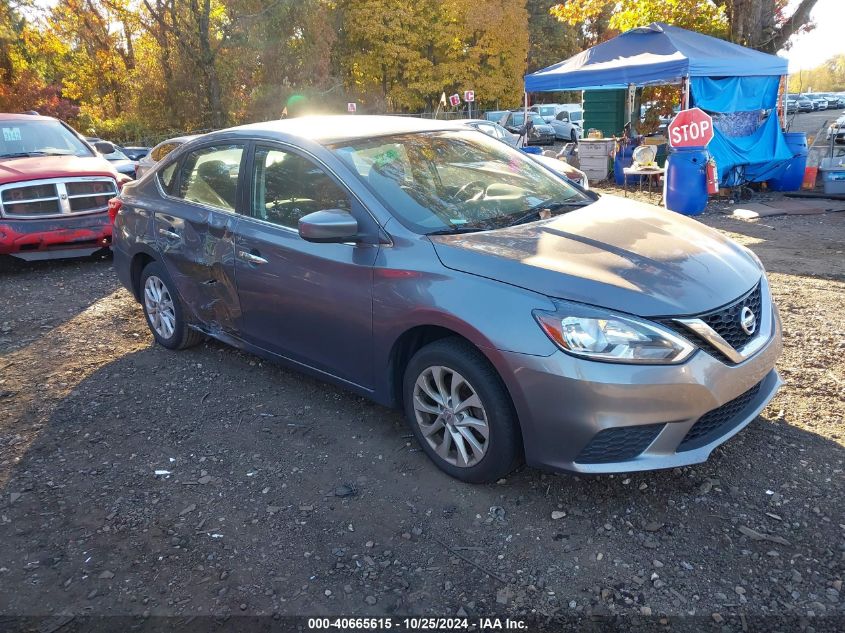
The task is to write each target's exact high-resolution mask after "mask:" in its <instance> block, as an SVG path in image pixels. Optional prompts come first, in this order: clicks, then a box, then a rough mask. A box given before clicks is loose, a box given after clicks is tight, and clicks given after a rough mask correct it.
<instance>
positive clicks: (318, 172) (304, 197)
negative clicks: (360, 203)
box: [252, 147, 350, 229]
mask: <svg viewBox="0 0 845 633" xmlns="http://www.w3.org/2000/svg"><path fill="white" fill-rule="evenodd" d="M253 164H254V173H253V179H252V183H253V184H252V216H253V217H255V218H258V219H259V220H264V221H265V222H272V223H273V224H278V225H280V226H285V227H287V228H291V229H296V228H297V227H298V226H299V220H300V218H302V217H303V216H306V215H308V214H309V213H314V212H315V211H325V210H327V209H342V210H344V211H349V210H350V204H349V198H348V196H347V195H346V192H345V191H344V190H343V189H341V188H340V187H339V186H338V185H337V184H336V183H335V181H334V180H332V178H331V177H330V176H329V175H328V174H327V173H326V172H325V171H324V170H323V169H322V168H321V167H320V166H318V165H317V164H316V163H314V162H313V161H311V160H308V159H307V158H304V157H302V156H300V155H299V154H294V153H291V152H285V151H281V150H278V149H271V148H268V147H258V148H256V150H255V161H254V163H253Z"/></svg>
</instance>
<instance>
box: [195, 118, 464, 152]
mask: <svg viewBox="0 0 845 633" xmlns="http://www.w3.org/2000/svg"><path fill="white" fill-rule="evenodd" d="M465 129H466V128H464V127H462V126H461V123H452V122H449V121H441V120H437V119H419V118H416V117H402V116H381V115H366V114H365V115H361V114H340V115H325V116H304V117H295V118H291V119H282V120H278V121H265V122H263V123H250V124H248V125H241V126H238V127H235V128H229V129H228V130H221V131H220V132H251V133H255V132H264V133H270V134H280V135H285V136H289V137H297V138H301V139H307V140H311V141H315V142H317V143H320V144H321V145H325V144H330V143H337V142H342V141H351V140H355V139H362V138H372V137H377V136H391V135H394V134H410V133H414V132H435V131H441V130H465ZM216 134H218V132H211V133H210V134H209V136H213V135H216Z"/></svg>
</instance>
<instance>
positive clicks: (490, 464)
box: [402, 337, 523, 483]
mask: <svg viewBox="0 0 845 633" xmlns="http://www.w3.org/2000/svg"><path fill="white" fill-rule="evenodd" d="M436 376H439V380H440V385H441V387H440V388H438V386H437V380H438V378H437V377H436ZM455 376H457V378H455ZM423 384H425V385H427V389H426V388H425V387H423V386H422V385H423ZM455 387H457V394H456V396H457V397H456V399H455V400H453V401H447V402H448V407H444V406H440V405H438V401H437V400H436V399H435V398H434V397H432V395H434V396H440V394H441V393H444V394H450V395H451V394H453V393H454V389H455ZM402 394H403V400H404V407H405V418H406V420H407V421H408V424H409V425H410V426H411V429H412V431H413V433H414V436H415V437H416V438H417V441H418V442H419V444H420V446H421V447H422V449H423V450H424V451H425V453H426V454H427V455H428V456H429V458H430V459H431V460H432V461H433V462H434V463H435V464H436V465H437V467H438V468H440V469H441V470H442V471H444V472H445V473H447V474H449V475H451V476H452V477H454V478H456V479H460V480H461V481H465V482H468V483H488V482H493V481H496V480H497V479H499V478H501V477H504V476H505V475H507V474H508V473H510V472H511V471H513V470H514V469H515V468H516V467H517V466H519V464H520V463H521V462H522V459H523V448H522V436H521V434H520V429H519V423H518V420H517V417H516V412H515V411H514V408H513V403H512V402H511V399H510V395H509V394H508V392H507V388H506V387H505V384H504V383H503V382H502V379H501V378H500V377H499V374H498V373H497V372H496V370H495V369H494V368H493V366H492V365H491V364H490V363H489V361H488V360H487V359H486V358H484V356H483V355H482V354H481V352H479V351H478V350H477V349H476V348H475V347H474V346H473V345H471V344H470V343H468V342H467V341H465V340H464V339H461V338H456V337H455V338H451V337H450V338H446V339H440V340H439V341H435V342H434V343H430V344H429V345H426V346H425V347H423V348H422V349H420V350H418V351H417V353H416V354H414V356H413V357H412V358H411V360H410V362H409V363H408V366H407V367H406V368H405V375H404V377H403V381H402ZM429 394H432V395H429ZM473 394H474V395H475V396H477V400H476V399H474V398H472V397H471V396H472V395H473ZM475 403H478V404H479V405H480V406H475ZM459 404H464V405H466V406H465V407H460V406H458V405H459ZM479 422H482V423H484V424H483V425H482V424H479ZM484 425H486V434H487V437H486V439H485V438H484V432H485V429H484ZM447 434H448V435H449V437H448V439H447ZM455 438H457V439H455ZM470 438H472V439H474V440H475V447H474V446H473V443H472V439H470ZM458 441H460V445H461V446H463V452H462V451H460V450H459V445H458ZM438 448H439V449H440V451H441V453H442V454H441V453H438ZM479 448H480V449H481V450H478V449H479ZM467 458H468V459H467Z"/></svg>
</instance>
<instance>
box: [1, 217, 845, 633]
mask: <svg viewBox="0 0 845 633" xmlns="http://www.w3.org/2000/svg"><path fill="white" fill-rule="evenodd" d="M702 220H703V221H704V222H705V223H706V224H709V225H710V226H713V227H715V228H717V229H719V230H720V231H723V232H725V233H726V234H728V235H730V236H731V237H733V238H735V239H737V240H738V241H740V242H741V243H743V244H746V245H747V246H749V247H750V248H751V249H753V250H754V251H755V252H756V253H757V254H758V255H759V257H760V258H761V259H762V261H763V262H764V263H765V265H766V267H767V269H768V271H769V275H770V279H771V284H772V289H773V293H774V296H775V299H776V301H777V304H778V306H779V308H780V312H781V315H782V317H783V321H784V337H785V350H784V354H783V356H782V358H781V360H780V363H779V370H780V372H781V374H782V375H783V377H784V379H785V381H786V384H785V386H784V387H783V389H782V390H781V392H780V393H779V395H778V396H777V397H776V398H775V400H774V401H773V402H772V404H771V405H770V406H769V407H768V408H767V409H766V410H765V411H764V412H763V414H762V415H761V416H760V418H759V419H758V420H756V421H755V422H754V423H752V424H751V425H750V426H749V427H748V428H747V429H746V430H744V431H743V432H742V433H740V434H739V435H738V436H736V437H735V438H733V439H732V440H731V441H729V442H728V443H727V444H726V445H724V446H723V447H721V448H719V449H718V450H716V452H715V453H714V454H713V455H712V457H711V459H710V460H709V461H708V462H707V463H705V464H702V465H699V466H695V467H690V468H682V469H675V470H669V471H661V472H652V473H639V474H632V475H624V476H602V477H586V478H585V477H576V476H572V475H556V474H548V473H543V472H538V471H536V470H531V469H522V470H521V471H519V472H517V473H514V474H513V475H511V476H510V477H508V478H507V479H506V480H503V481H500V482H499V483H498V484H495V485H489V486H471V485H464V484H461V483H459V482H457V481H454V480H452V479H450V478H448V477H447V476H446V475H444V474H442V473H441V472H440V471H438V470H437V469H436V468H435V467H434V466H433V465H432V464H430V463H429V462H428V461H427V459H426V458H425V456H424V454H423V453H421V452H420V451H419V450H418V449H417V447H416V446H415V444H414V443H413V440H412V438H411V435H410V432H409V430H408V429H407V428H406V426H405V424H404V422H403V420H402V418H401V416H400V414H399V413H398V412H396V411H392V410H388V409H385V408H382V407H380V406H377V405H374V404H371V403H369V402H367V401H365V400H363V399H361V398H359V397H356V396H352V395H349V394H348V393H346V392H344V391H342V390H341V389H339V388H336V387H334V386H329V385H326V384H324V383H321V382H319V381H316V380H314V379H311V378H308V377H304V376H302V375H300V374H298V373H296V372H294V371H290V370H287V369H284V368H280V367H277V366H273V365H270V364H267V363H266V362H264V361H262V360H260V359H258V358H256V357H253V356H251V355H248V354H244V353H241V352H238V351H236V350H233V349H231V348H229V347H226V346H224V345H222V344H219V343H215V342H208V343H205V344H202V345H200V346H199V347H196V348H194V349H190V350H187V351H185V352H179V353H174V352H170V351H167V350H164V349H162V348H160V347H156V346H154V345H153V339H152V337H151V335H150V334H149V332H148V330H147V328H146V326H145V323H144V321H143V318H142V314H141V309H140V307H139V306H138V305H137V304H135V303H134V301H133V300H132V299H131V297H130V296H129V294H128V293H127V292H126V291H125V290H123V289H121V288H119V286H118V283H117V280H116V278H115V275H114V273H113V271H112V268H111V261H110V260H101V261H64V262H54V263H46V264H34V265H32V264H30V265H25V266H24V265H10V264H9V262H6V263H5V264H4V268H3V269H2V270H0V613H2V614H4V615H6V616H9V615H38V616H46V615H51V616H55V615H59V614H61V615H63V616H65V617H64V619H61V618H60V619H59V620H58V623H59V625H62V623H64V624H65V625H66V626H63V627H62V628H61V630H62V631H67V630H72V629H73V627H74V624H73V620H71V616H76V617H80V616H86V615H131V616H149V615H153V616H155V615H170V616H180V617H183V618H187V617H190V616H202V615H209V614H212V615H216V616H222V617H224V618H225V617H227V616H237V615H270V614H276V615H277V616H278V615H288V614H308V615H318V614H345V615H388V614H393V615H400V614H429V615H456V614H457V615H463V614H468V615H469V616H470V617H476V616H484V615H491V614H501V615H512V616H530V617H542V616H562V617H564V618H572V617H573V616H584V615H590V616H597V615H613V614H636V615H646V616H648V615H649V614H650V615H652V619H653V620H654V621H655V622H657V623H658V624H660V625H661V626H663V625H664V624H665V623H666V620H665V619H664V620H659V619H658V618H659V617H665V618H669V620H670V622H678V621H683V618H689V620H688V622H694V625H693V626H692V628H693V629H694V630H702V629H707V630H710V629H712V630H765V631H775V630H783V631H792V630H797V629H799V628H804V627H806V626H810V627H811V628H810V629H808V630H817V631H818V630H837V629H839V630H841V628H839V627H841V626H842V624H843V622H845V601H843V594H842V581H843V575H845V517H844V516H843V508H845V489H843V480H844V479H845V478H843V468H845V449H844V448H843V447H845V423H843V418H845V361H844V360H843V356H845V213H838V214H826V215H816V216H802V217H774V218H767V219H765V220H761V221H757V222H747V221H738V220H734V219H732V218H729V217H726V216H723V215H720V214H718V213H711V214H708V215H705V216H703V217H702ZM157 471H165V472H167V473H169V474H159V475H157V474H156V472H157ZM553 513H554V517H560V518H553ZM812 616H816V617H812ZM821 616H824V617H821ZM696 617H698V618H699V619H697V620H696V619H695V618H696ZM808 617H809V619H807V618H808ZM186 621H190V620H186ZM570 621H575V620H570ZM636 621H637V620H636V619H635V620H631V621H630V622H636ZM573 626H576V625H573ZM667 626H668V625H667ZM749 627H750V628H749ZM0 628H3V627H2V625H0ZM561 628H563V627H562V625H561ZM39 630H53V629H49V627H48V629H45V628H44V627H41V628H40V629H39ZM661 630H662V629H661ZM672 630H677V628H675V629H672Z"/></svg>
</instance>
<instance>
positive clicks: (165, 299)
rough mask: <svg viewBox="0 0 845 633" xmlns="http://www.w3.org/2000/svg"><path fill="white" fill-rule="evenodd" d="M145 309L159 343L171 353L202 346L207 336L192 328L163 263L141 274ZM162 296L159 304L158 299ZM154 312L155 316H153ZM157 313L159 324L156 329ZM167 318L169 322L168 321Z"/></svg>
mask: <svg viewBox="0 0 845 633" xmlns="http://www.w3.org/2000/svg"><path fill="white" fill-rule="evenodd" d="M140 290H141V292H140V295H141V306H142V307H143V309H144V317H145V318H146V319H147V326H148V327H149V328H150V332H152V334H153V337H154V338H155V340H156V343H158V344H159V345H161V346H162V347H166V348H167V349H174V350H176V349H185V348H187V347H192V346H194V345H196V344H197V343H199V342H201V341H202V340H203V338H205V337H204V336H203V334H202V333H201V332H197V331H196V330H194V329H192V328H190V327H188V323H187V321H186V320H185V310H184V308H183V307H182V302H181V300H180V299H179V296H178V295H177V294H176V290H175V286H174V284H173V281H172V280H171V279H170V275H168V274H167V270H166V269H165V267H164V266H163V265H162V264H160V263H159V262H150V263H149V264H147V265H146V266H145V267H144V270H143V271H142V272H141V288H140ZM156 292H158V300H157V298H156ZM151 311H153V314H151ZM156 312H157V313H158V315H160V316H159V320H158V325H156ZM165 315H167V316H166V318H164V317H165Z"/></svg>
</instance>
